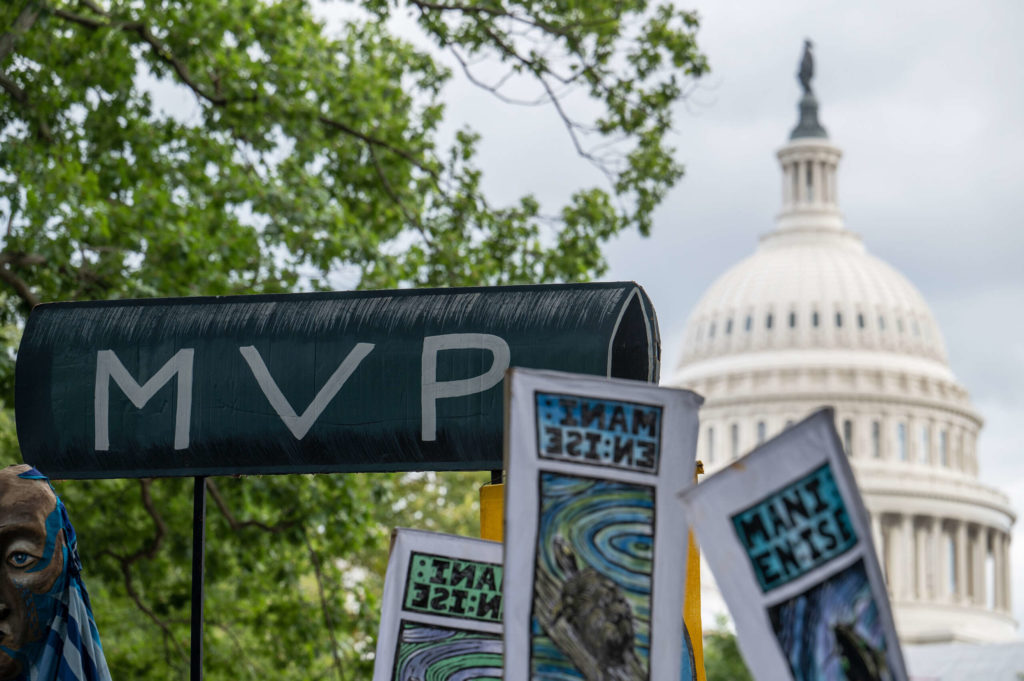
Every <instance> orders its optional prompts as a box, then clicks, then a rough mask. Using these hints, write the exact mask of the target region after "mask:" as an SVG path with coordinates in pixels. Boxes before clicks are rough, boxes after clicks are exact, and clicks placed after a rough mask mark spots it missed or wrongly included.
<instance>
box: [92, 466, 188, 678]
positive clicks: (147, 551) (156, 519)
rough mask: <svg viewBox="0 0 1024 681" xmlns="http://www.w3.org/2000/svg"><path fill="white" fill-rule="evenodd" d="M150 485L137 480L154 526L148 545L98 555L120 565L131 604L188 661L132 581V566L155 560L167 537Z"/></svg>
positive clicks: (171, 634) (149, 482) (150, 481)
mask: <svg viewBox="0 0 1024 681" xmlns="http://www.w3.org/2000/svg"><path fill="white" fill-rule="evenodd" d="M152 484H153V480H152V478H142V479H140V480H139V488H140V489H139V491H140V494H141V496H142V505H143V507H145V509H146V512H147V513H149V516H150V517H151V518H152V519H153V525H154V532H153V537H152V539H150V540H149V545H148V546H143V547H142V548H140V549H139V550H137V551H135V552H134V553H131V554H129V555H127V556H122V555H119V554H117V553H114V552H113V551H111V550H110V549H103V550H102V551H100V554H106V555H109V556H111V557H112V558H113V559H114V560H116V561H117V562H118V563H120V565H121V575H122V576H123V577H124V588H125V592H126V593H127V594H128V597H129V598H131V599H132V602H134V603H135V607H137V608H138V609H139V610H141V611H142V613H143V614H144V615H146V617H148V618H149V619H150V620H152V622H153V623H154V624H156V625H157V626H158V627H159V628H160V630H161V631H162V632H163V633H164V637H165V639H164V640H165V641H166V640H167V639H170V641H171V642H172V643H173V644H174V647H175V649H176V650H177V651H178V654H179V655H180V656H181V658H182V660H188V655H187V654H186V653H185V649H184V648H183V647H182V645H181V643H180V642H179V641H178V639H177V637H175V635H174V633H173V632H172V631H171V628H170V625H168V624H167V622H165V621H163V620H162V619H160V617H159V616H157V614H156V613H155V612H153V611H152V610H151V609H150V608H149V607H148V606H147V605H146V604H145V603H144V602H143V600H142V596H140V595H139V593H138V592H137V591H136V590H135V585H134V582H133V580H132V571H131V568H132V565H133V564H134V563H136V562H138V561H139V560H141V559H143V558H147V559H149V560H152V559H153V558H155V557H156V553H157V551H158V550H159V549H160V545H161V544H162V543H163V539H164V537H165V536H166V535H167V523H165V522H164V519H163V516H161V515H160V512H159V511H158V510H157V508H156V505H155V504H154V503H153V497H152V496H151V495H150V493H149V488H150V486H152Z"/></svg>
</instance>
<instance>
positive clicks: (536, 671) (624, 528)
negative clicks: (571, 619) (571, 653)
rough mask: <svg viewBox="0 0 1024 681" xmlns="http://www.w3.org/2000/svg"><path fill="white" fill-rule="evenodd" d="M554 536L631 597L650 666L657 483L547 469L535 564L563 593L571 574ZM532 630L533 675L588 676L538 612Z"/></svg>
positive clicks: (556, 678)
mask: <svg viewBox="0 0 1024 681" xmlns="http://www.w3.org/2000/svg"><path fill="white" fill-rule="evenodd" d="M556 537H557V538H560V541H563V542H564V541H567V542H568V544H569V545H570V546H571V548H572V550H573V552H574V553H575V556H576V561H577V564H578V566H579V570H580V571H582V570H585V569H586V568H593V569H594V570H595V571H597V572H598V573H599V574H600V575H601V576H602V577H606V578H607V579H609V580H611V581H612V582H613V583H614V584H615V585H616V587H617V588H618V590H619V591H620V592H621V594H622V595H623V596H624V597H625V599H626V601H627V602H628V603H629V606H630V608H631V610H632V614H633V628H634V645H633V650H634V652H635V653H636V656H637V658H638V659H639V661H640V663H641V664H642V665H643V666H644V667H645V668H649V663H648V658H649V654H650V620H651V584H652V569H653V547H654V541H653V538H654V488H653V487H648V486H645V485H633V484H628V483H624V482H619V481H614V480H600V479H595V478H584V477H576V476H569V475H563V474H558V473H542V474H541V477H540V517H539V525H538V536H537V564H536V570H537V574H538V575H539V577H538V579H540V578H542V577H543V576H544V573H546V575H547V576H549V577H550V578H552V581H553V584H554V592H553V593H550V594H548V596H552V597H554V598H556V599H557V598H558V595H559V593H560V591H559V589H561V588H562V585H563V584H564V583H565V582H566V580H567V579H571V577H572V575H569V574H566V572H565V571H564V570H563V568H562V567H560V566H559V564H558V560H557V559H556V555H555V552H556V551H557V548H556V543H557V542H556ZM536 588H537V592H536V594H537V596H538V597H540V598H545V597H546V596H545V594H544V593H543V591H542V590H541V587H539V586H538V587H536ZM556 607H558V606H556ZM562 614H563V615H564V614H565V613H562ZM531 635H532V648H531V667H532V678H533V679H535V680H537V681H567V680H570V679H582V678H583V676H582V674H581V673H580V672H579V671H578V670H577V669H576V667H575V666H574V665H573V664H572V662H571V661H570V660H569V658H568V657H567V656H566V655H565V654H564V653H563V652H562V651H561V650H560V649H559V648H558V647H557V646H556V645H555V644H554V643H553V642H552V640H551V639H550V638H549V637H548V636H547V634H546V632H545V631H544V629H543V627H542V626H541V623H540V619H539V618H538V617H537V612H536V610H535V612H534V616H533V619H532V621H531Z"/></svg>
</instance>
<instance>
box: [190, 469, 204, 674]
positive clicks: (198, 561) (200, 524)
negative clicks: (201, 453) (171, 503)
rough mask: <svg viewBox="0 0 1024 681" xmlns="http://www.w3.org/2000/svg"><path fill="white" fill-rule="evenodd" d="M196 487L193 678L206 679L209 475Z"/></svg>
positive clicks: (193, 497)
mask: <svg viewBox="0 0 1024 681" xmlns="http://www.w3.org/2000/svg"><path fill="white" fill-rule="evenodd" d="M193 480H194V482H193V488H192V499H193V503H192V647H191V651H190V656H191V669H192V672H191V674H190V676H189V678H190V679H191V681H203V599H204V596H205V588H204V586H205V584H204V582H205V573H206V566H205V560H204V559H205V557H206V477H205V476H201V475H199V476H196V477H195V478H194V479H193Z"/></svg>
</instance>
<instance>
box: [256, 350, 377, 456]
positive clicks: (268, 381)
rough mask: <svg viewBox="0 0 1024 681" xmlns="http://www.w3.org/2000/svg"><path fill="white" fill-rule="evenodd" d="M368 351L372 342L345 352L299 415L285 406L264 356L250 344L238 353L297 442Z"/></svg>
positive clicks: (290, 406)
mask: <svg viewBox="0 0 1024 681" xmlns="http://www.w3.org/2000/svg"><path fill="white" fill-rule="evenodd" d="M371 350H373V343H356V346H355V347H354V348H352V351H351V352H350V353H348V356H347V357H346V358H345V360H344V361H343V362H342V363H341V364H339V365H338V368H337V369H335V370H334V373H333V374H331V377H330V378H328V379H327V382H326V383H324V387H322V388H320V392H318V393H317V394H316V397H314V398H313V401H312V402H310V403H309V406H308V407H306V411H304V412H302V416H296V415H295V410H294V409H292V405H291V404H289V403H288V399H287V398H286V397H285V396H284V394H283V393H282V392H281V389H280V388H278V387H277V382H275V381H274V378H273V377H272V376H271V375H270V371H269V370H268V369H267V365H266V364H264V363H263V357H261V356H260V353H259V350H257V349H256V348H255V347H254V346H252V345H246V346H244V347H240V348H238V351H239V352H241V353H242V357H244V358H245V361H246V362H248V364H249V368H250V369H251V370H252V375H253V376H254V377H255V378H256V382H257V383H259V384H260V388H261V389H262V390H263V394H264V395H266V396H267V401H269V402H270V406H272V407H273V408H274V411H276V412H277V415H278V416H280V417H281V421H283V422H284V425H286V426H288V430H290V431H292V435H294V436H295V439H296V440H301V439H302V438H304V437H306V433H308V432H309V429H310V428H311V427H312V426H313V423H314V422H316V420H317V418H319V417H320V414H322V413H323V411H324V408H325V407H326V406H327V405H328V403H330V401H331V400H333V399H334V396H335V395H337V394H338V391H339V390H341V386H343V385H345V381H347V380H348V378H349V376H351V375H352V372H353V371H355V370H356V367H358V366H359V363H360V362H362V361H363V359H364V358H365V357H366V356H367V355H368V354H370V351H371Z"/></svg>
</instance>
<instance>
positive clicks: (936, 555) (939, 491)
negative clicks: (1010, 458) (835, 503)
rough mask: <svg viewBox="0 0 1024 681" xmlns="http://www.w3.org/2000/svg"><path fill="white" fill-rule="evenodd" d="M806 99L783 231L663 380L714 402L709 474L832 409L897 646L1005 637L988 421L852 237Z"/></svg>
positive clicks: (1001, 542)
mask: <svg viewBox="0 0 1024 681" xmlns="http://www.w3.org/2000/svg"><path fill="white" fill-rule="evenodd" d="M805 90H806V91H805V94H804V96H803V98H802V99H801V101H800V106H799V110H800V115H799V121H798V124H797V126H796V128H794V130H793V131H792V134H791V135H790V139H789V141H788V142H787V143H786V144H785V145H784V146H783V147H782V148H781V149H779V151H778V159H779V163H780V165H781V171H782V173H781V175H782V183H781V184H782V187H781V199H782V200H781V203H782V209H781V211H780V213H779V214H778V216H777V227H776V229H775V230H774V231H772V232H770V233H768V234H765V235H763V236H761V238H760V242H759V243H758V245H757V248H756V250H755V251H754V253H753V255H751V256H749V257H747V258H746V259H744V260H742V261H740V262H739V263H738V264H736V265H735V266H733V267H732V268H730V269H729V270H727V271H726V272H725V273H723V274H722V275H721V276H719V277H718V279H717V280H716V281H715V282H714V283H713V284H712V285H711V286H710V288H708V289H707V291H706V292H705V294H704V295H703V297H702V298H701V300H700V301H699V302H698V304H697V306H696V307H695V308H694V310H693V311H692V313H691V315H690V318H689V322H688V323H687V327H686V331H685V335H684V341H683V343H684V346H683V351H682V360H681V362H680V364H679V365H678V367H675V372H674V373H672V374H671V375H669V376H667V377H666V378H667V379H668V380H666V382H667V383H670V384H672V385H676V386H681V387H686V388H690V389H692V390H695V391H697V392H698V393H700V394H702V395H704V396H705V398H706V400H707V401H706V402H705V404H704V407H703V409H702V411H701V433H700V439H699V442H698V451H697V456H698V458H699V459H701V460H702V461H703V462H704V464H705V470H706V471H707V472H708V473H711V472H714V471H715V470H716V469H718V468H721V467H722V466H725V465H727V464H728V463H729V462H731V461H732V460H734V459H736V458H738V457H739V456H741V455H742V454H744V453H746V452H747V451H749V450H750V449H752V448H753V447H755V446H756V445H758V444H759V443H761V442H763V441H764V440H766V439H768V438H770V437H772V436H774V435H776V434H778V433H779V432H780V431H782V430H783V429H784V428H786V427H787V426H789V425H790V424H792V423H793V422H795V421H798V420H800V419H802V418H803V417H805V416H807V415H808V414H809V413H810V412H812V411H813V410H815V409H817V408H819V407H820V406H822V405H831V406H833V407H834V408H835V413H836V427H837V429H838V430H839V433H840V435H841V437H842V439H843V442H844V445H845V447H846V451H847V454H848V455H849V456H850V459H851V462H852V465H853V469H854V471H855V473H856V475H857V479H858V482H859V484H860V488H861V492H862V493H863V495H864V498H865V502H866V504H867V507H868V510H869V512H870V514H871V522H872V530H873V535H874V541H875V546H876V547H877V550H878V553H879V557H880V560H881V563H882V567H883V571H884V573H885V576H886V580H887V582H888V586H889V590H890V594H891V597H892V601H893V606H894V608H893V609H894V613H895V617H896V625H897V628H898V630H899V633H900V636H901V639H902V640H903V641H904V642H906V643H933V642H998V641H1004V640H1009V639H1010V638H1012V637H1013V636H1014V634H1015V629H1016V623H1015V622H1014V620H1013V617H1012V615H1011V597H1010V581H1011V579H1010V578H1011V575H1012V572H1011V569H1010V552H1009V545H1010V530H1011V527H1012V524H1013V522H1014V518H1015V516H1014V512H1013V510H1012V509H1011V507H1010V504H1009V501H1008V498H1007V497H1006V495H1004V494H1003V493H1001V492H1000V491H998V490H996V489H994V488H992V487H990V486H987V485H985V484H982V483H981V482H980V481H979V480H978V451H977V446H976V443H977V439H978V433H979V430H980V429H981V427H982V423H983V421H982V418H981V416H980V415H979V414H978V413H977V412H976V411H975V410H974V408H973V407H972V405H971V402H970V399H969V396H968V392H967V390H966V389H965V388H964V386H962V385H961V384H960V383H959V382H958V381H957V379H956V377H955V376H954V375H953V373H952V371H951V370H950V367H949V364H948V363H947V359H946V350H945V346H944V343H943V339H942V332H941V330H940V329H939V327H938V325H937V324H936V322H935V319H934V317H933V315H932V313H931V311H930V309H929V307H928V304H927V303H926V302H925V300H924V298H923V297H922V296H921V294H920V293H919V292H918V291H917V289H916V288H915V287H914V286H913V284H911V283H910V282H909V281H908V280H907V279H906V278H905V277H904V276H903V275H901V274H900V273H899V272H898V271H896V270H895V269H893V268H892V267H891V266H889V265H887V264H886V263H885V262H883V261H882V260H880V259H879V258H877V257H875V256H873V255H871V254H870V253H868V251H867V249H866V248H865V245H864V243H863V242H862V240H861V238H860V236H858V235H857V234H856V233H855V232H852V231H849V230H847V229H846V228H845V226H844V224H843V217H842V214H841V213H840V210H839V201H838V196H839V193H838V183H837V180H838V166H839V161H840V158H841V156H842V152H841V150H840V149H839V147H837V146H836V145H834V144H833V143H832V142H831V141H830V140H829V138H828V136H827V133H826V130H825V128H824V127H823V126H822V125H821V124H820V123H819V121H818V104H817V101H816V99H815V97H814V95H813V93H812V92H810V88H809V87H808V86H807V85H806V84H805ZM740 187H741V184H739V183H736V185H735V186H734V189H735V190H736V192H737V195H735V196H734V197H733V200H736V201H742V200H743V197H742V195H741V193H742V192H741V189H740ZM937 198H938V200H941V197H937ZM922 248H927V244H922ZM666 373H668V372H666ZM709 577H710V576H709V575H705V579H709ZM723 610H724V608H723Z"/></svg>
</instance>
